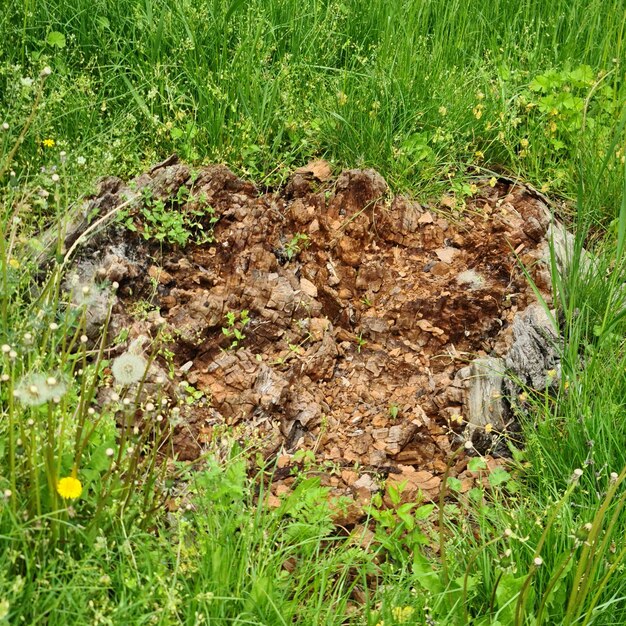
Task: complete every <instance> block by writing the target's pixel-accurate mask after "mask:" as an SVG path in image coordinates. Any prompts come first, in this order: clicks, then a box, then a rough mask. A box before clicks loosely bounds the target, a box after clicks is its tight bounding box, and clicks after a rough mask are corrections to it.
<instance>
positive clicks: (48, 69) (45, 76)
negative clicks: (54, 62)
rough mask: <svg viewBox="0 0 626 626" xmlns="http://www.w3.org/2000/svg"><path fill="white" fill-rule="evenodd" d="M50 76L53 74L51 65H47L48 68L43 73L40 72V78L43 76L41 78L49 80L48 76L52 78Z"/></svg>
mask: <svg viewBox="0 0 626 626" xmlns="http://www.w3.org/2000/svg"><path fill="white" fill-rule="evenodd" d="M50 74H52V69H51V68H50V66H49V65H46V67H44V68H43V69H42V70H41V72H39V76H41V78H47V77H48V76H50Z"/></svg>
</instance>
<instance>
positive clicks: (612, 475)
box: [611, 472, 619, 483]
mask: <svg viewBox="0 0 626 626" xmlns="http://www.w3.org/2000/svg"><path fill="white" fill-rule="evenodd" d="M618 478H619V476H618V475H617V472H611V482H612V483H614V482H615V481H616V480H617V479H618Z"/></svg>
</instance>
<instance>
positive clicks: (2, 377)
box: [0, 374, 11, 383]
mask: <svg viewBox="0 0 626 626" xmlns="http://www.w3.org/2000/svg"><path fill="white" fill-rule="evenodd" d="M10 378H11V377H10V376H9V375H8V374H2V376H0V380H1V381H2V382H3V383H6V382H9V379H10Z"/></svg>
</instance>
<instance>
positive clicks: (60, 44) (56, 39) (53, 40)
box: [46, 30, 65, 48]
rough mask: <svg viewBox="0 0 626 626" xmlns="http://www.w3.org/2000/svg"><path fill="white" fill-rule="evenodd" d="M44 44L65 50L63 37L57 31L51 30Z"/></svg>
mask: <svg viewBox="0 0 626 626" xmlns="http://www.w3.org/2000/svg"><path fill="white" fill-rule="evenodd" d="M46 43H47V44H48V45H50V46H52V47H53V48H65V35H64V34H63V33H60V32H59V31H56V30H52V31H50V32H49V33H48V36H47V37H46Z"/></svg>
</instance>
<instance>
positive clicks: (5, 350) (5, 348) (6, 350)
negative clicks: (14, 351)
mask: <svg viewBox="0 0 626 626" xmlns="http://www.w3.org/2000/svg"><path fill="white" fill-rule="evenodd" d="M1 349H2V352H3V353H4V354H9V352H11V346H9V345H7V344H6V343H4V344H2V348H1Z"/></svg>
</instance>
